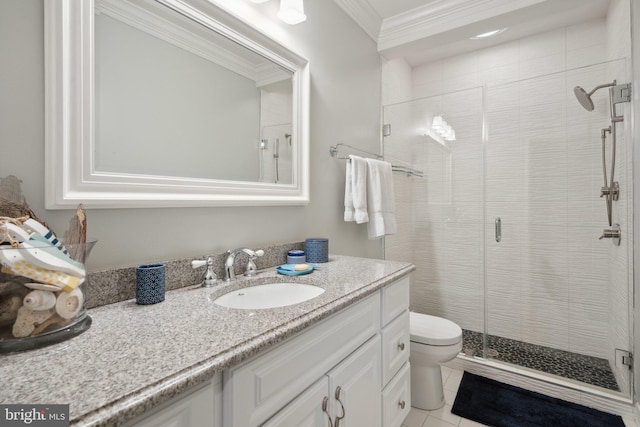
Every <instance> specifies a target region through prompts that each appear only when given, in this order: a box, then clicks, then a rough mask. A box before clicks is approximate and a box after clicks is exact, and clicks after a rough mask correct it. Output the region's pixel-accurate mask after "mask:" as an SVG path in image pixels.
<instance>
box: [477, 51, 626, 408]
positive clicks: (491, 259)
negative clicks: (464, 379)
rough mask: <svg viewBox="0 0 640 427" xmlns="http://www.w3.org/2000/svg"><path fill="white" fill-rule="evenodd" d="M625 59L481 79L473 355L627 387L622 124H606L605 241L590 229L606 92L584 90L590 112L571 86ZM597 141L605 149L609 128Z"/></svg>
mask: <svg viewBox="0 0 640 427" xmlns="http://www.w3.org/2000/svg"><path fill="white" fill-rule="evenodd" d="M625 70H626V64H625V61H612V62H607V63H603V64H597V65H593V66H589V67H583V68H579V69H574V70H569V71H566V72H561V73H555V74H549V75H544V76H541V77H535V78H531V79H526V80H521V81H517V82H513V83H508V84H502V85H496V86H488V87H487V88H486V89H485V111H486V130H487V133H486V136H487V138H486V142H485V144H486V151H485V169H486V177H485V179H486V180H485V195H486V206H485V234H486V241H485V242H486V249H485V250H486V270H485V282H486V284H485V286H486V333H487V336H486V348H485V355H487V356H489V357H494V358H495V359H496V360H500V361H504V362H507V363H511V364H514V365H517V366H519V367H525V368H529V369H533V370H538V371H543V372H545V373H548V374H552V375H557V376H560V377H563V378H565V379H569V380H571V381H573V380H575V381H580V382H582V383H585V384H588V385H591V386H594V387H599V388H604V389H607V390H612V391H620V392H622V393H623V394H624V395H626V396H629V395H630V370H629V369H628V367H626V366H624V365H623V363H622V356H623V355H624V353H623V352H624V351H628V350H630V349H631V332H630V304H631V300H630V295H631V294H630V289H631V285H632V284H631V280H630V277H631V276H630V272H631V271H632V270H631V262H632V259H631V248H632V245H631V244H632V238H633V234H632V230H631V226H632V222H631V215H630V211H629V210H630V208H631V199H630V197H631V194H632V193H631V188H630V187H631V172H630V171H631V151H630V138H625V137H624V136H625V127H628V124H624V123H620V124H618V125H617V126H618V127H617V129H618V138H617V139H618V141H617V161H616V180H618V181H619V182H620V191H621V193H620V199H619V200H618V201H617V202H614V204H613V205H614V206H613V215H614V220H615V221H614V222H617V223H619V224H620V225H621V228H622V233H623V239H622V244H621V245H620V246H616V245H615V244H614V243H613V242H612V240H611V239H602V240H598V238H599V236H601V235H602V234H603V230H604V229H609V228H610V227H609V225H608V221H607V215H606V206H605V201H604V199H603V198H600V192H601V187H602V186H603V177H602V144H601V138H600V137H601V133H602V129H603V128H606V127H607V126H609V120H610V117H609V103H608V93H607V91H606V90H603V91H601V92H598V93H596V94H595V95H594V96H593V99H594V103H595V108H594V111H591V112H588V111H585V110H584V109H583V107H582V106H581V105H580V104H579V103H578V101H577V100H576V98H575V96H574V93H573V88H574V86H578V85H579V86H582V87H584V88H586V89H587V90H590V89H591V88H593V87H595V86H597V85H600V84H603V83H607V82H610V81H612V80H614V79H618V81H620V82H622V81H624V80H625V79H624V75H625ZM627 105H628V104H627ZM618 108H619V109H620V111H622V109H623V107H622V106H619V107H618ZM624 109H625V110H628V109H629V108H628V107H624ZM628 117H630V115H628ZM626 133H628V132H626ZM605 151H606V156H607V159H610V158H611V141H610V138H609V140H608V141H607V146H606V150H605ZM608 161H609V160H607V162H608ZM607 167H609V166H607ZM498 224H499V225H500V229H501V230H500V231H501V236H500V239H498V238H497V229H498Z"/></svg>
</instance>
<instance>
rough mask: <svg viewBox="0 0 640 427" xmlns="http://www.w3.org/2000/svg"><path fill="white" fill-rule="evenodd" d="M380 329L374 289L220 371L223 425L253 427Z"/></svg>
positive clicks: (228, 426) (377, 302)
mask: <svg viewBox="0 0 640 427" xmlns="http://www.w3.org/2000/svg"><path fill="white" fill-rule="evenodd" d="M379 330H380V295H379V294H378V293H375V294H373V295H371V296H369V297H367V298H366V299H364V300H362V301H360V302H359V303H357V304H355V305H354V306H352V307H349V308H347V309H345V310H344V311H342V312H340V313H338V314H335V315H333V316H331V317H329V318H328V319H325V320H323V321H322V322H320V323H318V324H317V325H314V326H312V327H310V328H309V329H308V330H305V331H303V332H301V333H300V334H298V335H296V336H294V337H293V338H290V339H289V340H287V341H285V342H284V343H282V344H280V345H278V346H277V347H276V348H274V349H273V350H270V351H268V352H266V353H263V354H260V355H258V356H256V357H255V358H253V359H251V360H249V361H248V362H245V363H243V364H241V365H238V366H236V367H233V368H231V369H229V370H228V371H225V373H224V378H223V379H224V392H223V393H224V398H223V399H224V410H223V418H224V425H225V426H227V427H231V426H243V427H252V426H257V425H259V424H261V423H263V422H264V421H265V420H267V419H268V418H269V417H270V416H272V415H273V414H275V413H276V412H277V411H278V410H279V409H280V408H282V407H284V405H286V404H287V403H288V402H290V401H291V400H292V399H293V398H295V397H296V396H297V395H298V394H300V393H301V392H302V391H303V390H304V389H305V388H307V387H309V386H310V385H311V384H313V383H314V382H315V381H317V380H318V378H320V377H321V376H322V375H324V374H326V373H327V372H328V371H329V370H330V369H331V368H332V367H333V366H335V365H336V364H337V363H338V362H340V361H341V360H342V359H344V358H345V357H347V356H348V355H349V354H350V353H352V352H353V351H354V350H355V349H357V348H358V347H359V346H360V345H362V344H363V343H364V342H366V341H367V340H368V339H369V338H370V337H372V336H374V335H375V334H376V333H378V331H379Z"/></svg>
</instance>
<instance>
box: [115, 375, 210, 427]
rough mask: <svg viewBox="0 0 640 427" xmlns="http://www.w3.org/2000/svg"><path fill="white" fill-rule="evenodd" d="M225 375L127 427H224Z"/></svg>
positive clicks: (135, 420) (130, 423)
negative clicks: (223, 378) (222, 425)
mask: <svg viewBox="0 0 640 427" xmlns="http://www.w3.org/2000/svg"><path fill="white" fill-rule="evenodd" d="M221 424H222V375H220V374H217V375H216V376H215V377H214V378H213V379H212V380H211V381H207V382H206V383H204V384H202V385H199V386H196V387H194V388H193V389H192V390H189V391H187V392H185V393H183V394H182V395H180V396H178V397H176V398H174V399H172V400H170V401H168V402H166V403H165V404H164V405H161V406H160V407H158V408H156V409H153V410H151V411H149V412H148V413H145V414H143V415H141V416H140V417H138V418H135V419H133V420H131V421H129V422H128V423H127V424H125V427H206V426H209V427H220V426H221Z"/></svg>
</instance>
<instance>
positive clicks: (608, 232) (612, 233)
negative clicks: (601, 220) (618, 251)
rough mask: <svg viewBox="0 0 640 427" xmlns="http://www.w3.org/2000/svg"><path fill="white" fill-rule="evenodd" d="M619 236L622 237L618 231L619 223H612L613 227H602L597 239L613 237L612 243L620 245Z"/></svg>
mask: <svg viewBox="0 0 640 427" xmlns="http://www.w3.org/2000/svg"><path fill="white" fill-rule="evenodd" d="M621 238H622V232H621V231H620V224H614V225H613V228H609V229H604V230H603V231H602V236H600V237H599V238H598V240H602V239H613V244H614V245H616V246H620V239H621Z"/></svg>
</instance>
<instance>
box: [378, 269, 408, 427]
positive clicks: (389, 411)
mask: <svg viewBox="0 0 640 427" xmlns="http://www.w3.org/2000/svg"><path fill="white" fill-rule="evenodd" d="M381 299H382V421H383V424H382V425H383V427H400V425H401V424H402V422H403V421H404V419H405V418H406V417H407V415H408V414H409V410H410V409H411V375H410V368H409V355H410V353H411V350H410V344H411V335H410V329H409V277H408V276H407V277H405V278H404V279H401V280H399V281H397V282H395V283H393V284H391V285H389V286H386V287H384V288H382V290H381Z"/></svg>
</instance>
